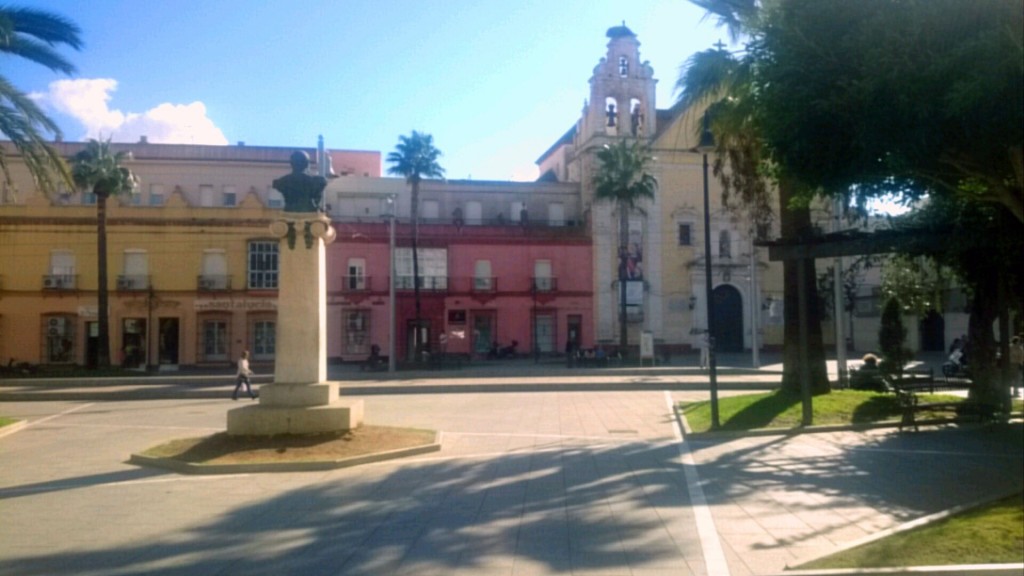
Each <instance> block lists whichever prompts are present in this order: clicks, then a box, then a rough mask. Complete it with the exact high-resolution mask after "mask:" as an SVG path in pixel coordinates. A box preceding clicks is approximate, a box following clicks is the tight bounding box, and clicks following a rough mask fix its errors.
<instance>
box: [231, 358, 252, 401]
mask: <svg viewBox="0 0 1024 576" xmlns="http://www.w3.org/2000/svg"><path fill="white" fill-rule="evenodd" d="M250 376H252V370H250V369H249V351H248V350H246V351H244V352H242V357H241V358H239V359H238V375H237V377H236V379H235V391H234V393H232V394H231V399H232V400H238V392H239V390H241V389H242V384H245V391H246V392H248V393H249V397H250V398H252V399H253V400H255V399H256V394H254V393H253V391H252V382H250V381H249V377H250Z"/></svg>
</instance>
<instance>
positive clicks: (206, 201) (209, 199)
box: [199, 184, 214, 208]
mask: <svg viewBox="0 0 1024 576" xmlns="http://www.w3.org/2000/svg"><path fill="white" fill-rule="evenodd" d="M199 205H200V206H202V207H204V208H212V207H213V206H214V202H213V186H211V185H209V184H203V185H201V186H199Z"/></svg>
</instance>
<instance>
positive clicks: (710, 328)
mask: <svg viewBox="0 0 1024 576" xmlns="http://www.w3.org/2000/svg"><path fill="white" fill-rule="evenodd" d="M714 150H715V139H714V136H713V135H712V134H711V127H710V126H709V122H708V115H707V113H706V112H705V113H704V118H703V126H702V129H701V132H700V142H699V143H698V144H697V147H696V148H694V149H693V151H694V152H697V153H698V154H700V155H701V157H702V158H703V163H702V165H703V173H704V277H705V287H704V288H705V292H704V305H705V307H706V311H707V339H708V342H707V345H708V379H709V381H710V388H711V428H712V429H716V428H718V427H719V425H720V422H719V419H718V374H717V366H716V360H715V307H714V303H713V302H712V300H711V296H712V293H713V286H712V279H711V208H710V202H709V200H708V154H710V153H711V152H714Z"/></svg>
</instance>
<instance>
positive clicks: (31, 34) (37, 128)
mask: <svg viewBox="0 0 1024 576" xmlns="http://www.w3.org/2000/svg"><path fill="white" fill-rule="evenodd" d="M80 34H81V30H80V29H79V28H78V26H77V25H75V24H74V23H73V22H71V21H70V20H67V19H65V18H63V17H61V16H58V15H56V14H52V13H50V12H44V11H42V10H36V9H32V8H16V7H11V6H0V54H3V55H5V56H17V57H21V58H25V59H26V60H30V61H32V62H35V63H36V64H41V65H43V66H46V67H47V68H49V69H50V70H53V71H55V72H63V73H64V74H72V73H73V72H74V71H75V67H74V66H73V65H72V64H71V63H70V62H69V61H68V60H66V59H65V58H64V57H63V56H61V55H60V53H58V52H57V51H56V50H55V47H57V46H58V45H65V46H70V47H71V48H74V49H75V50H78V49H80V48H81V47H82V40H81V37H80ZM47 132H49V133H52V134H54V135H56V136H59V135H60V134H61V132H60V129H59V128H58V127H57V124H56V123H54V122H53V121H52V120H50V118H49V117H48V116H46V114H44V113H43V111H42V110H41V109H40V108H39V106H38V105H36V103H35V102H34V101H32V100H31V99H30V98H28V97H27V96H26V95H25V94H24V93H22V92H21V91H20V90H18V89H17V88H16V87H15V86H14V85H13V84H12V83H11V82H10V81H9V80H8V79H7V78H6V77H4V76H3V75H2V74H0V133H2V134H3V135H4V136H5V137H7V138H8V139H9V140H10V141H11V143H12V144H13V145H14V147H15V149H17V151H18V152H19V153H20V154H21V157H22V159H23V161H24V162H25V166H26V167H27V168H28V170H29V173H30V174H31V175H32V178H33V179H34V180H35V183H36V185H37V186H38V187H39V188H40V189H41V190H42V191H43V192H44V193H46V194H50V193H52V192H53V191H54V190H55V189H56V187H57V185H58V183H59V182H61V181H62V182H64V183H65V184H67V185H68V186H70V185H71V183H72V180H71V174H70V173H69V172H68V167H67V164H66V163H65V162H64V159H63V158H62V157H61V155H60V154H59V153H58V152H57V151H56V150H55V149H54V148H53V147H52V146H50V145H48V144H47V143H46V138H45V134H46V133H47ZM0 171H3V174H4V179H5V181H6V182H7V184H8V185H10V184H11V176H10V170H9V166H8V163H7V151H6V150H5V149H4V148H3V147H2V146H0ZM55 175H56V177H57V179H56V180H55V179H54V176H55Z"/></svg>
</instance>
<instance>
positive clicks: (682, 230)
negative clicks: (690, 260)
mask: <svg viewBox="0 0 1024 576" xmlns="http://www.w3.org/2000/svg"><path fill="white" fill-rule="evenodd" d="M679 245H680V246H693V226H691V225H690V224H680V225H679Z"/></svg>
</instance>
